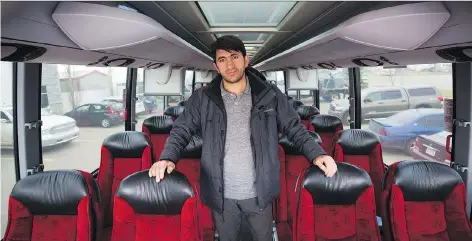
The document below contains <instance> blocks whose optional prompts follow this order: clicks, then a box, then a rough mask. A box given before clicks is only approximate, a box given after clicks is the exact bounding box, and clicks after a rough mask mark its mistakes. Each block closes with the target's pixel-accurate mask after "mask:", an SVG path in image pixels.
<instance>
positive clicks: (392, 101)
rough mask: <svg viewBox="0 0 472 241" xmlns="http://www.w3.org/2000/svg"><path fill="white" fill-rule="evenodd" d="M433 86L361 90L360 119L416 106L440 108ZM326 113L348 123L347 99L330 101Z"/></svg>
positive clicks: (437, 93)
mask: <svg viewBox="0 0 472 241" xmlns="http://www.w3.org/2000/svg"><path fill="white" fill-rule="evenodd" d="M440 96H441V93H440V92H439V90H438V89H436V88H435V87H429V86H423V87H383V88H367V89H364V90H362V92H361V102H362V103H361V109H362V112H361V113H362V120H366V119H371V118H382V117H388V116H391V115H393V114H395V113H398V112H401V111H404V110H408V109H418V108H442V104H441V101H440V100H439V98H438V97H440ZM328 114H330V115H334V116H337V117H339V118H340V119H341V120H342V121H343V123H344V124H345V125H347V124H349V100H347V99H341V100H335V101H332V102H331V103H330V105H329V110H328Z"/></svg>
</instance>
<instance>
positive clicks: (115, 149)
mask: <svg viewBox="0 0 472 241" xmlns="http://www.w3.org/2000/svg"><path fill="white" fill-rule="evenodd" d="M151 152H152V150H151V143H150V141H149V139H148V138H147V136H146V135H145V134H144V133H142V132H137V131H125V132H119V133H116V134H112V135H110V136H108V137H107V138H106V139H105V140H104V141H103V145H102V152H101V161H100V168H99V170H98V178H97V181H98V186H99V187H100V193H101V197H102V210H103V215H104V228H105V230H104V232H105V233H106V234H104V237H103V239H102V240H109V238H108V239H107V236H108V237H109V235H110V234H111V226H112V225H113V218H112V216H113V196H114V194H115V192H116V190H117V189H118V185H119V184H120V182H121V181H122V180H123V179H124V178H126V177H127V176H128V175H130V174H133V173H135V172H138V171H141V170H145V169H149V168H151V165H152V157H151V156H152V154H151Z"/></svg>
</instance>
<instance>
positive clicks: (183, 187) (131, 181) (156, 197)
mask: <svg viewBox="0 0 472 241" xmlns="http://www.w3.org/2000/svg"><path fill="white" fill-rule="evenodd" d="M116 195H117V196H119V197H120V198H122V199H124V200H126V201H127V202H128V204H129V205H130V206H131V207H132V208H133V210H134V211H135V212H136V213H139V214H154V215H177V214H180V213H181V211H182V207H183V206H184V204H185V201H187V199H189V198H191V197H193V196H194V193H193V189H192V186H191V185H190V183H189V181H188V180H187V178H186V177H185V176H184V175H183V174H182V173H180V172H178V171H176V170H174V171H172V172H171V173H170V174H167V172H165V174H164V179H162V180H161V181H160V182H156V179H155V178H151V177H149V170H144V171H140V172H137V173H134V174H132V175H129V176H128V177H126V178H125V179H123V181H122V182H121V183H120V186H119V187H118V190H117V192H116Z"/></svg>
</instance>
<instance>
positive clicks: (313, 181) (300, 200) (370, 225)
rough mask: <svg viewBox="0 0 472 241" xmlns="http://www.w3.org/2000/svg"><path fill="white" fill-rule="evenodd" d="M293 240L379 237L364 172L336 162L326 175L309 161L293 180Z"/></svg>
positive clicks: (350, 240) (377, 239) (371, 193)
mask: <svg viewBox="0 0 472 241" xmlns="http://www.w3.org/2000/svg"><path fill="white" fill-rule="evenodd" d="M292 203H293V205H294V206H293V209H294V210H295V211H294V214H295V217H294V224H293V240H294V241H302V240H303V241H305V240H313V241H315V240H316V241H331V240H332V241H341V240H342V241H359V240H366V241H367V240H368V241H380V240H381V238H380V232H379V227H378V224H377V221H376V214H375V213H376V212H375V197H374V189H373V187H372V182H371V180H370V177H369V175H368V173H367V172H366V171H364V170H362V169H361V168H358V167H356V166H354V165H350V164H347V163H339V164H338V171H337V172H336V174H335V175H334V176H333V177H331V178H328V177H326V176H325V174H324V173H323V171H321V169H320V168H318V167H317V166H314V165H312V166H311V167H309V168H308V169H307V170H306V171H305V172H304V173H302V174H301V175H300V178H299V181H298V183H297V195H296V201H294V202H292Z"/></svg>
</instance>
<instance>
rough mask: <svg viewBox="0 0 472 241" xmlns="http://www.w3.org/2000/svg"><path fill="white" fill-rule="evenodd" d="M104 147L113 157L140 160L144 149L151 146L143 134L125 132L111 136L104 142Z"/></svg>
mask: <svg viewBox="0 0 472 241" xmlns="http://www.w3.org/2000/svg"><path fill="white" fill-rule="evenodd" d="M103 146H104V147H106V148H107V149H108V151H110V153H111V155H112V156H113V157H122V158H140V157H141V156H142V155H143V151H144V149H145V148H146V147H148V146H151V144H150V141H149V139H148V138H147V136H146V135H145V134H144V133H142V132H137V131H123V132H118V133H115V134H112V135H109V136H108V137H107V138H105V140H104V141H103Z"/></svg>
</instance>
